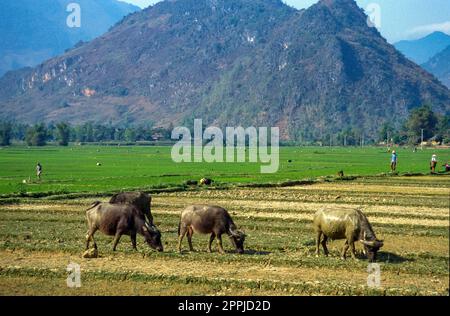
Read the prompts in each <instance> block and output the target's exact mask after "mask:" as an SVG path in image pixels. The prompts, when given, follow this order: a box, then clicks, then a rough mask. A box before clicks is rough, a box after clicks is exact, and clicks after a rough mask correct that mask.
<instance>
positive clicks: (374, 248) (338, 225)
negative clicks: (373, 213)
mask: <svg viewBox="0 0 450 316" xmlns="http://www.w3.org/2000/svg"><path fill="white" fill-rule="evenodd" d="M313 225H314V230H315V231H316V254H317V255H319V252H320V250H319V248H320V244H322V247H323V250H324V252H325V255H326V256H328V249H327V240H328V238H331V239H346V242H345V246H344V249H343V250H342V255H341V256H342V259H345V257H346V253H347V250H348V248H349V247H350V249H351V255H352V257H353V258H354V259H356V254H355V241H358V240H359V241H360V242H361V243H362V244H363V246H364V252H365V253H366V255H367V257H368V259H369V261H370V262H373V261H375V260H376V257H377V252H378V250H379V249H380V248H381V247H382V246H383V241H381V240H378V239H377V237H376V236H375V233H374V231H373V229H372V226H371V225H370V223H369V221H368V220H367V217H366V216H365V215H364V214H363V213H362V212H361V211H360V210H349V209H336V210H334V209H333V210H331V209H330V210H320V211H318V212H317V213H316V214H315V215H314V222H313ZM322 235H323V238H322ZM321 238H322V239H321Z"/></svg>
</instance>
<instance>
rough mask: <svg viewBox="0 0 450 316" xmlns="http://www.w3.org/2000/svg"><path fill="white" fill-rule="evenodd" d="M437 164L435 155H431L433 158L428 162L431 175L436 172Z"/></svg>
mask: <svg viewBox="0 0 450 316" xmlns="http://www.w3.org/2000/svg"><path fill="white" fill-rule="evenodd" d="M437 163H438V160H437V156H436V154H433V156H431V161H430V169H431V172H432V173H435V172H436V166H437Z"/></svg>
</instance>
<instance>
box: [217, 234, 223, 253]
mask: <svg viewBox="0 0 450 316" xmlns="http://www.w3.org/2000/svg"><path fill="white" fill-rule="evenodd" d="M217 246H218V247H219V252H220V253H221V254H224V253H225V250H223V246H222V235H217Z"/></svg>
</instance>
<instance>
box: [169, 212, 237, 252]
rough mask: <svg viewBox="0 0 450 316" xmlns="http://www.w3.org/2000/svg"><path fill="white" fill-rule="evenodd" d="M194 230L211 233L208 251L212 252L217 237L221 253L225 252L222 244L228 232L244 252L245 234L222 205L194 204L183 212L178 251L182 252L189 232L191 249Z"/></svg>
mask: <svg viewBox="0 0 450 316" xmlns="http://www.w3.org/2000/svg"><path fill="white" fill-rule="evenodd" d="M194 232H197V233H200V234H211V237H210V239H209V244H208V252H211V244H212V242H213V241H214V239H215V238H217V245H218V247H219V252H220V253H222V254H223V253H225V251H224V250H223V246H222V235H223V234H227V235H228V236H229V237H230V240H231V242H232V243H233V245H234V246H235V248H236V251H237V252H238V253H240V254H242V253H244V240H245V234H244V233H243V232H241V231H239V230H237V227H236V225H235V224H234V222H233V220H232V219H231V216H230V214H228V212H227V211H226V210H225V209H224V208H222V207H220V206H210V205H192V206H188V207H187V208H186V209H184V210H183V212H182V213H181V219H180V224H179V226H178V236H179V241H178V251H179V252H181V242H182V241H183V238H184V236H185V235H186V234H187V238H188V242H189V249H190V250H191V251H194V248H193V247H192V235H193V234H194Z"/></svg>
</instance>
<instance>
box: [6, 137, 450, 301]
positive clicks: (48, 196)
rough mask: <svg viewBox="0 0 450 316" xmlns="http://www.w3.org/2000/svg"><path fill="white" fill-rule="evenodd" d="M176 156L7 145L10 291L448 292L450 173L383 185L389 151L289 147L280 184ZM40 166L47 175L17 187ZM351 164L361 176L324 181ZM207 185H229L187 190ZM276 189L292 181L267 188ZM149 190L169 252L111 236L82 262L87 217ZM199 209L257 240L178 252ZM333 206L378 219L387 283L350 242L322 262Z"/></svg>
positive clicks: (413, 162) (414, 156)
mask: <svg viewBox="0 0 450 316" xmlns="http://www.w3.org/2000/svg"><path fill="white" fill-rule="evenodd" d="M430 154H431V152H430V151H424V152H418V153H412V151H408V150H406V149H405V150H402V149H400V150H399V157H400V159H401V160H400V166H399V167H400V172H402V173H404V172H405V173H406V172H408V173H427V172H428V170H427V162H428V158H429V156H430ZM168 155H169V149H168V148H164V147H148V148H142V147H139V148H136V147H130V148H128V147H127V148H123V147H118V148H116V147H113V148H112V147H111V148H110V147H94V146H92V147H90V146H86V147H69V148H57V147H48V148H41V149H35V148H33V149H28V148H24V147H11V148H4V149H1V150H0V192H1V194H3V196H2V198H0V295H449V286H448V284H449V246H448V245H449V219H450V214H449V193H450V192H449V187H450V177H449V176H445V175H443V176H430V175H425V176H408V177H403V176H398V177H397V176H395V177H391V176H381V177H379V176H378V177H377V176H374V175H376V174H379V173H381V172H385V171H386V170H385V169H386V161H387V162H389V154H387V153H385V152H384V150H383V149H380V148H365V149H361V148H332V149H328V148H282V150H281V156H282V159H281V162H282V164H281V168H280V172H279V173H277V174H275V175H261V174H259V173H258V171H259V166H258V165H251V164H213V165H209V164H202V163H200V164H187V165H184V164H181V165H174V164H173V163H172V162H171V161H170V157H169V156H168ZM438 156H439V158H440V159H441V160H443V159H448V157H449V151H448V150H442V151H438ZM289 159H291V160H293V162H292V164H289V163H287V160H289ZM37 160H39V161H40V162H41V163H43V165H44V168H45V169H44V170H45V178H44V180H43V181H42V182H40V183H37V182H33V183H31V184H26V185H23V186H21V187H20V190H18V187H17V183H21V179H23V178H26V177H27V176H26V175H27V174H30V173H32V172H33V169H34V164H35V163H36V162H37ZM97 161H101V162H102V166H101V167H97V166H96V162H97ZM144 162H146V163H144ZM324 166H326V167H324ZM341 169H343V170H344V171H345V172H346V174H349V175H352V174H353V175H355V176H356V175H358V177H355V178H354V179H353V180H352V178H350V179H347V180H346V181H336V179H332V178H320V177H323V176H333V175H334V174H335V173H336V172H337V171H338V170H341ZM30 170H31V172H30ZM204 176H208V177H211V178H213V179H216V180H217V181H218V182H219V186H218V187H213V188H192V189H190V188H188V187H186V186H183V185H182V184H183V183H184V181H186V180H187V179H200V178H201V177H204ZM301 179H311V180H309V181H303V180H302V181H300V180H301ZM331 180H333V181H332V182H330V181H331ZM276 182H280V183H281V182H284V183H287V182H289V184H290V186H285V185H277V186H271V185H261V184H264V183H266V184H267V183H276ZM237 184H242V185H237ZM136 187H139V188H147V189H149V191H150V188H151V189H152V190H151V191H152V192H153V193H152V195H153V208H152V212H153V215H154V217H155V223H156V224H157V225H158V227H159V228H160V230H161V231H162V234H163V243H164V245H165V252H164V253H156V252H154V251H152V250H151V249H149V248H148V247H147V246H146V245H145V244H144V242H143V239H142V237H139V238H138V249H139V251H138V252H134V251H133V250H132V248H131V243H130V240H129V238H128V237H126V236H124V237H123V238H122V240H121V242H120V244H119V248H118V251H117V252H116V253H113V252H112V250H111V248H112V239H111V238H109V237H106V236H103V235H101V234H100V233H98V234H97V235H96V241H97V243H98V245H99V251H100V258H98V259H91V260H88V259H82V258H81V255H82V253H83V251H84V245H85V242H84V236H85V234H86V230H87V228H86V223H85V209H86V208H87V207H88V205H90V203H91V202H92V201H93V200H94V199H101V200H107V199H108V196H109V194H110V193H111V192H114V191H116V190H119V189H122V188H136ZM161 188H163V189H161ZM26 192H28V193H27V194H25V193H26ZM193 203H211V204H218V205H222V206H224V207H226V208H227V209H228V210H229V211H230V213H231V215H232V216H233V218H234V219H235V222H236V223H237V224H238V226H239V227H241V228H243V229H244V230H245V232H246V233H247V235H248V238H247V240H246V253H245V254H244V255H237V254H235V253H234V252H233V251H232V246H231V243H230V242H229V240H228V239H227V238H224V246H225V249H226V250H227V254H226V255H220V254H218V253H217V252H214V253H211V254H210V253H207V252H206V245H207V240H208V236H200V235H194V239H193V242H194V247H195V248H196V252H193V253H191V252H188V251H187V249H188V246H187V242H186V240H185V242H184V244H183V249H184V251H183V253H182V254H179V253H178V252H177V251H176V244H177V225H178V221H179V214H180V211H181V210H182V209H183V208H184V207H185V206H186V205H189V204H193ZM324 207H328V208H336V207H352V208H355V207H358V208H361V209H363V211H364V212H365V213H366V214H367V216H368V217H369V220H370V221H371V223H372V225H373V227H374V229H375V231H376V233H377V236H378V237H379V238H381V239H384V240H385V245H384V247H383V248H382V249H381V252H380V254H379V264H380V266H381V282H382V286H381V288H376V289H374V288H369V287H367V285H366V283H367V277H368V275H367V261H366V260H364V257H363V255H362V254H361V253H359V257H360V260H358V261H353V260H347V261H342V260H340V259H339V251H340V249H341V248H342V245H343V241H330V243H329V249H330V251H331V256H330V257H328V258H326V257H323V256H320V257H318V258H316V256H315V254H314V248H315V247H314V233H313V230H312V227H311V218H312V215H313V214H314V212H315V211H316V210H318V209H320V208H324ZM215 249H216V248H215V245H214V247H213V250H215ZM358 251H359V252H360V251H361V246H360V245H358ZM70 262H76V263H79V264H80V265H81V269H82V287H81V288H79V289H69V288H67V286H66V284H65V280H66V277H67V271H66V267H67V264H68V263H70Z"/></svg>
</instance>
